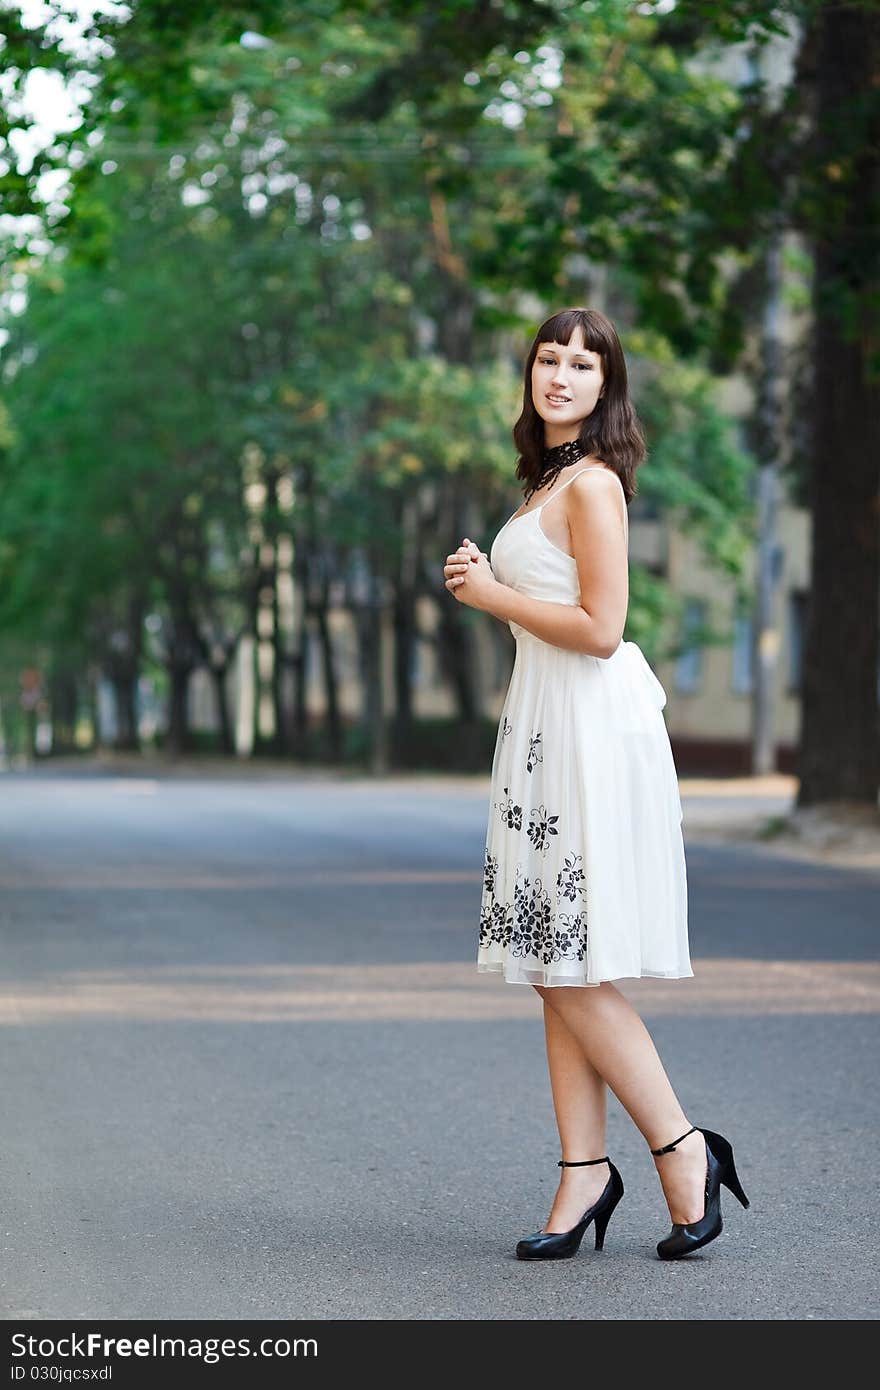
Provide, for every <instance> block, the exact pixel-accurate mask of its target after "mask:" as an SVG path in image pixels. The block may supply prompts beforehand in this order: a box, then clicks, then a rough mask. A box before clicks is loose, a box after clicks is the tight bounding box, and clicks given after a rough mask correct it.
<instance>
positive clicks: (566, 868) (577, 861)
mask: <svg viewBox="0 0 880 1390" xmlns="http://www.w3.org/2000/svg"><path fill="white" fill-rule="evenodd" d="M582 863H583V855H580V854H567V855H566V856H565V862H564V863H563V865H562V868H561V869H560V870H559V873H558V874H557V875H556V896H557V897H558V898H567V899H568V901H569V902H571V903H573V902H575V901H576V899H577V897H578V894H580V896H581V897H582V898H585V897H586V895H587V879H586V875H585V874H584V871H583V869H582V868H581V864H582ZM496 868H497V861H496Z"/></svg>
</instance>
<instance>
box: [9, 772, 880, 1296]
mask: <svg viewBox="0 0 880 1390" xmlns="http://www.w3.org/2000/svg"><path fill="white" fill-rule="evenodd" d="M487 807H488V781H487V779H482V778H481V779H475V780H474V781H473V782H468V781H467V779H464V778H462V779H450V780H449V781H448V782H446V783H444V781H443V780H442V779H438V780H436V781H433V782H432V781H431V779H427V778H426V779H424V780H420V779H417V778H414V779H411V780H410V781H406V780H404V779H398V780H389V781H388V782H381V783H374V782H372V781H370V780H367V779H357V778H355V779H346V778H343V779H321V778H315V779H306V780H295V779H293V778H283V777H273V778H264V779H259V780H258V779H255V778H254V779H251V778H248V777H246V776H242V775H240V774H238V775H236V776H230V777H228V778H225V779H224V778H214V779H211V780H209V781H204V782H199V781H196V780H194V779H187V778H185V777H172V778H164V777H159V776H156V777H149V776H147V777H135V776H130V777H121V776H114V775H108V776H77V775H75V774H73V773H71V774H69V775H64V776H54V775H51V773H48V772H43V773H42V774H41V775H27V774H22V775H18V774H10V775H7V776H4V777H2V778H0V889H2V895H0V913H2V915H0V973H2V980H0V1025H2V1034H0V1036H2V1041H3V1047H2V1053H0V1084H2V1096H3V1102H2V1103H3V1122H2V1149H0V1205H2V1222H0V1236H2V1257H0V1316H2V1317H3V1318H5V1319H30V1318H64V1319H71V1318H73V1319H86V1318H95V1317H98V1316H102V1317H105V1318H142V1319H150V1318H196V1317H209V1318H229V1319H235V1318H251V1317H256V1318H272V1319H281V1318H297V1317H317V1318H337V1317H341V1318H357V1319H362V1318H407V1319H410V1318H415V1319H433V1318H456V1319H472V1318H491V1319H495V1318H497V1319H505V1318H514V1319H517V1320H523V1319H532V1318H564V1319H574V1318H576V1319H595V1318H600V1319H659V1320H664V1319H683V1318H698V1319H715V1318H725V1319H789V1318H793V1319H801V1318H816V1319H828V1318H833V1319H853V1318H874V1317H876V1316H877V1315H878V1311H880V1308H878V1303H880V1300H878V1297H877V1289H878V1281H877V1275H876V1269H875V1266H876V1256H875V1252H876V1248H877V1240H878V1229H877V1228H878V1221H877V1206H878V1198H877V1184H876V1178H875V1173H874V1163H875V1158H876V1150H877V1143H876V1133H877V1131H876V1126H877V1087H876V1073H877V1015H878V1013H880V963H878V954H880V953H878V944H880V942H878V911H877V904H878V898H877V892H878V887H880V870H876V869H866V868H860V869H842V868H838V867H832V866H830V865H826V864H821V865H820V864H815V863H810V862H806V861H798V860H795V859H792V858H786V859H783V858H781V857H777V856H775V855H774V854H773V853H772V851H771V850H768V848H767V847H766V846H765V847H763V848H762V849H760V850H759V851H758V850H755V849H752V848H750V847H748V846H746V845H742V844H736V843H731V844H713V843H711V840H710V839H707V838H706V836H705V834H704V835H701V836H699V837H696V835H695V840H694V842H691V841H689V842H688V877H689V889H690V929H691V946H692V953H693V957H694V968H695V971H696V977H695V978H694V979H693V980H690V981H678V982H675V981H670V982H663V981H643V982H633V983H631V984H629V985H627V986H626V990H627V993H628V994H630V996H631V997H632V998H633V999H634V1000H636V1001H638V1002H639V1006H640V1007H641V1008H642V1010H643V1012H644V1015H645V1017H646V1019H647V1021H648V1023H649V1026H650V1027H651V1029H652V1032H653V1033H654V1036H655V1038H656V1040H657V1043H658V1045H659V1047H660V1050H661V1054H662V1056H663V1057H664V1060H665V1062H666V1064H667V1066H668V1068H669V1070H670V1073H671V1075H672V1077H673V1081H674V1083H675V1084H676V1086H677V1089H678V1090H679V1093H680V1095H681V1096H682V1099H683V1101H684V1103H685V1105H686V1107H687V1109H688V1111H689V1113H690V1114H691V1116H692V1119H693V1120H694V1122H696V1123H697V1124H702V1125H704V1126H706V1127H708V1128H713V1129H717V1130H720V1131H721V1132H723V1133H725V1134H727V1135H728V1136H729V1137H731V1138H732V1139H733V1141H734V1144H735V1147H736V1154H737V1163H738V1167H739V1170H740V1176H741V1178H742V1180H743V1183H744V1186H745V1188H746V1190H747V1192H748V1193H749V1195H750V1197H751V1199H752V1206H751V1209H750V1210H749V1211H747V1212H744V1211H742V1210H741V1208H740V1207H739V1206H738V1205H737V1204H736V1203H735V1202H734V1201H733V1200H732V1198H730V1196H729V1194H727V1193H726V1192H725V1194H724V1197H723V1209H724V1215H725V1232H724V1234H723V1235H722V1237H721V1238H720V1240H718V1241H716V1242H715V1243H714V1244H713V1245H712V1246H711V1247H709V1249H707V1251H706V1252H705V1253H704V1254H703V1255H701V1256H697V1257H694V1258H692V1259H691V1260H689V1261H683V1262H681V1263H677V1264H663V1263H661V1262H660V1261H658V1260H657V1259H656V1257H655V1255H654V1246H655V1244H656V1241H657V1239H658V1238H659V1237H660V1236H662V1235H665V1234H666V1233H667V1231H668V1218H667V1217H666V1209H665V1205H664V1203H663V1200H662V1197H661V1195H660V1190H659V1185H658V1184H657V1181H656V1178H655V1176H654V1171H653V1163H652V1161H651V1159H650V1157H649V1156H648V1154H647V1151H646V1149H645V1146H644V1144H643V1142H642V1141H641V1139H640V1137H639V1136H638V1135H637V1134H636V1132H635V1130H634V1129H633V1127H632V1125H631V1123H630V1121H629V1119H628V1118H627V1116H626V1115H625V1114H624V1113H623V1112H622V1111H621V1110H620V1108H619V1107H618V1106H617V1104H616V1103H615V1102H612V1105H611V1108H610V1125H609V1139H608V1147H609V1152H610V1153H611V1155H612V1156H613V1157H614V1159H615V1162H616V1163H617V1165H618V1167H619V1168H620V1169H621V1172H622V1174H623V1178H624V1182H625V1184H626V1196H625V1197H624V1200H623V1202H622V1204H621V1206H620V1207H619V1208H618V1210H617V1212H616V1213H615V1216H614V1218H613V1220H612V1223H611V1225H610V1227H609V1232H608V1237H607V1241H606V1248H605V1251H604V1252H603V1253H602V1254H596V1253H595V1252H594V1251H593V1250H592V1248H591V1246H592V1240H591V1237H590V1235H589V1234H588V1236H587V1238H586V1240H585V1242H584V1245H583V1246H582V1249H581V1252H580V1254H579V1255H578V1257H577V1258H576V1259H574V1260H571V1261H560V1262H553V1263H550V1264H546V1265H545V1264H539V1263H534V1264H532V1263H521V1262H519V1261H517V1260H516V1259H515V1258H514V1255H513V1249H514V1245H515V1243H516V1240H517V1239H518V1238H519V1236H521V1235H523V1234H525V1233H527V1232H530V1231H533V1230H536V1229H538V1227H540V1226H541V1225H542V1224H543V1222H544V1220H545V1218H546V1215H547V1212H548V1210H549V1205H550V1201H551V1198H552V1194H553V1191H554V1190H555V1185H556V1181H557V1177H558V1169H557V1167H556V1160H557V1158H558V1156H559V1154H558V1141H557V1138H556V1132H555V1127H554V1122H553V1113H552V1106H551V1100H550V1094H549V1085H548V1082H547V1073H546V1061H545V1057H544V1051H543V1029H542V1024H541V1014H540V1001H539V1000H538V998H537V996H536V995H535V993H534V991H532V990H531V989H528V988H527V987H517V986H511V985H506V984H504V983H503V982H501V981H500V980H499V979H498V978H497V977H491V976H478V975H477V973H476V971H475V969H474V965H473V960H474V955H475V951H476V930H477V928H476V923H477V911H478V904H479V897H480V886H481V881H482V857H483V835H484V830H485V822H486V812H487Z"/></svg>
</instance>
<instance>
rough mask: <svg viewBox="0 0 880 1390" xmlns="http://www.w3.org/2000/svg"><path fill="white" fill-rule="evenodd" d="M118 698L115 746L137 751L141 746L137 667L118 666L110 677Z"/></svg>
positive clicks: (123, 750) (127, 750) (122, 749)
mask: <svg viewBox="0 0 880 1390" xmlns="http://www.w3.org/2000/svg"><path fill="white" fill-rule="evenodd" d="M110 679H111V681H112V684H113V694H114V697H115V699H116V738H115V739H114V742H113V747H114V748H116V749H117V750H118V751H119V752H120V753H136V752H137V751H138V749H139V748H140V737H139V735H138V720H137V681H138V676H137V669H135V670H133V671H132V670H130V669H122V668H120V667H117V668H116V670H114V671H113V672H112V674H111V677H110Z"/></svg>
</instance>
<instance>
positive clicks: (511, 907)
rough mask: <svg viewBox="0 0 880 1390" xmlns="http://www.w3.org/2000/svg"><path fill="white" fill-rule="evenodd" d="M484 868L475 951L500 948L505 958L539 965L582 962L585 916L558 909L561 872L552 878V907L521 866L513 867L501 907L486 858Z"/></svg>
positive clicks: (539, 885) (492, 860)
mask: <svg viewBox="0 0 880 1390" xmlns="http://www.w3.org/2000/svg"><path fill="white" fill-rule="evenodd" d="M579 858H580V855H568V856H567V860H566V862H568V861H570V860H572V859H579ZM487 864H488V865H489V866H490V868H489V869H488V871H487V875H486V878H485V879H484V883H485V884H486V885H487V886H486V887H485V889H484V893H483V901H482V904H481V907H480V948H481V950H482V949H486V948H488V947H490V946H501V947H503V948H504V949H505V950H509V951H510V953H511V955H514V956H519V957H521V958H522V959H527V958H532V959H534V960H537V961H540V962H541V963H542V964H543V965H553V964H555V963H556V962H557V961H561V960H573V961H583V960H585V959H586V955H587V914H586V911H581V912H568V911H562V910H559V904H560V893H559V884H560V879H561V878H562V877H563V876H562V873H561V872H560V873H559V874H558V875H557V879H556V882H557V892H556V902H555V904H554V902H553V900H552V899H551V895H550V893H549V892H548V891H547V889H546V888H545V887H544V883H543V880H542V879H541V878H540V877H535V878H533V877H530V876H529V875H528V874H526V872H525V869H524V866H523V865H522V863H518V864H517V866H516V880H515V883H514V890H513V902H505V901H503V899H499V898H498V897H497V896H496V892H495V887H496V884H497V878H496V874H497V870H498V861H497V859H495V858H494V856H492V855H491V854H487ZM488 885H491V886H488ZM577 891H578V892H581V893H583V892H584V891H585V890H584V889H583V888H579V889H578V890H577Z"/></svg>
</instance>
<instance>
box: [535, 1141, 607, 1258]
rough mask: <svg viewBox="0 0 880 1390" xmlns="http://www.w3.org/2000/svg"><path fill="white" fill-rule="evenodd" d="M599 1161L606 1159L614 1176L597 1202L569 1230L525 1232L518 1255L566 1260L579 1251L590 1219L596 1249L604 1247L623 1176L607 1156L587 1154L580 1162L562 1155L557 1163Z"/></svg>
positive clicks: (587, 1165) (577, 1165) (584, 1164)
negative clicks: (531, 1233) (566, 1158)
mask: <svg viewBox="0 0 880 1390" xmlns="http://www.w3.org/2000/svg"><path fill="white" fill-rule="evenodd" d="M596 1163H607V1164H608V1167H609V1168H610V1169H611V1177H610V1178H609V1179H608V1181H607V1183H606V1184H605V1189H604V1191H603V1193H602V1196H601V1197H600V1198H599V1200H598V1202H594V1203H593V1205H592V1206H591V1207H589V1208H588V1209H587V1211H585V1212H584V1214H583V1216H582V1217H581V1219H580V1221H579V1222H578V1223H577V1225H576V1226H572V1228H571V1230H570V1231H536V1232H535V1234H534V1235H533V1236H524V1237H523V1239H522V1240H521V1241H519V1243H518V1244H517V1247H516V1255H517V1259H519V1260H567V1259H568V1258H569V1256H571V1255H576V1254H577V1252H578V1249H579V1247H580V1243H581V1241H582V1240H583V1238H584V1232H585V1231H586V1229H587V1227H588V1226H589V1224H590V1222H591V1221H592V1222H593V1223H594V1225H595V1227H596V1249H597V1250H601V1249H602V1248H603V1246H604V1245H605V1232H606V1231H607V1229H608V1222H609V1221H610V1220H611V1213H612V1212H613V1211H614V1208H615V1207H616V1206H617V1203H618V1202H619V1201H620V1199H621V1197H622V1196H623V1179H622V1178H621V1176H620V1174H619V1173H618V1171H617V1169H616V1168H615V1166H614V1164H613V1163H612V1162H611V1159H610V1158H608V1157H607V1156H606V1157H605V1158H585V1159H583V1160H582V1161H581V1162H580V1163H566V1162H565V1160H564V1159H560V1160H559V1162H558V1164H557V1165H556V1166H557V1167H558V1168H592V1167H593V1165H594V1164H596Z"/></svg>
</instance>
